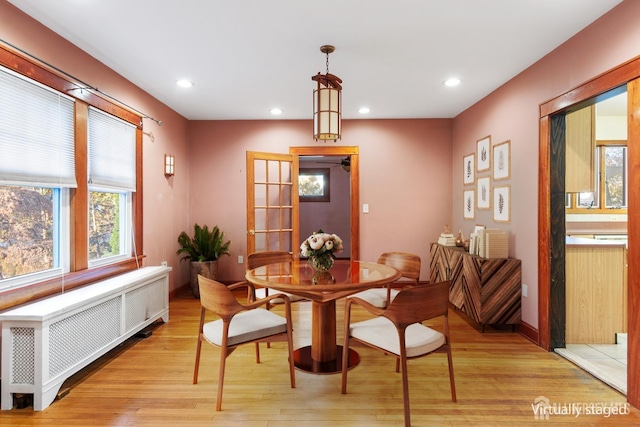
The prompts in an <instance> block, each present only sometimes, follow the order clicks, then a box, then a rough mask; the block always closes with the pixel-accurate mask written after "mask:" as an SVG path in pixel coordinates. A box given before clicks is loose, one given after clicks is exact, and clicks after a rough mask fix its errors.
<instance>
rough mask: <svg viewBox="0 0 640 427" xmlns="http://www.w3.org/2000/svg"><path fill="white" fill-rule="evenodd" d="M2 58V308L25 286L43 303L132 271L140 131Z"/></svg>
mask: <svg viewBox="0 0 640 427" xmlns="http://www.w3.org/2000/svg"><path fill="white" fill-rule="evenodd" d="M0 50H2V53H3V54H2V55H0V153H2V154H1V155H0V293H3V292H8V293H6V294H5V295H4V298H3V299H2V300H1V301H2V302H1V303H0V309H4V308H8V307H11V306H13V305H15V304H17V303H21V302H25V301H28V300H29V299H31V298H32V296H31V295H32V291H30V290H29V289H28V288H29V286H30V285H36V284H37V285H38V297H41V296H45V295H48V294H52V293H56V292H60V289H61V288H63V289H72V288H74V287H76V286H80V285H83V284H85V283H89V282H93V281H96V280H100V279H102V278H105V277H108V276H111V275H113V274H116V273H121V272H125V271H128V270H132V269H134V268H136V266H137V265H138V255H137V254H136V253H135V251H134V250H133V248H137V250H138V251H140V253H142V251H143V248H142V234H141V230H142V215H141V213H142V204H141V198H140V196H139V194H140V191H139V188H138V186H140V185H141V180H140V179H139V177H138V176H139V173H140V172H139V167H140V165H141V161H140V159H139V156H140V154H141V142H142V130H141V129H140V128H139V126H140V123H141V120H140V116H139V115H138V114H136V113H133V112H131V110H130V109H128V108H124V107H123V106H120V105H118V104H116V103H114V102H112V101H111V100H108V99H105V98H103V97H101V96H100V95H99V94H95V93H92V92H91V91H90V90H89V91H87V90H84V89H83V90H80V87H78V86H77V85H76V84H75V83H74V82H70V81H69V80H68V79H66V78H64V77H62V76H61V75H59V74H54V73H53V72H51V71H49V70H47V69H44V68H41V67H40V66H39V65H38V64H36V63H34V62H32V61H31V60H30V59H29V58H28V57H24V56H21V54H17V53H14V52H13V51H10V50H6V49H5V48H4V47H3V46H2V45H0ZM20 70H29V77H28V78H27V77H25V76H23V75H22V74H20V73H19V71H20ZM88 92H89V93H88ZM76 96H78V97H77V98H76ZM106 111H108V112H109V113H108V114H107V113H106ZM86 270H91V271H90V272H86ZM22 288H24V289H22Z"/></svg>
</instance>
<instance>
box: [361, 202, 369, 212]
mask: <svg viewBox="0 0 640 427" xmlns="http://www.w3.org/2000/svg"><path fill="white" fill-rule="evenodd" d="M362 213H369V204H368V203H364V204H363V205H362Z"/></svg>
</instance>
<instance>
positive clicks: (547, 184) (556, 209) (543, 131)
mask: <svg viewBox="0 0 640 427" xmlns="http://www.w3.org/2000/svg"><path fill="white" fill-rule="evenodd" d="M622 85H626V86H627V93H628V111H629V115H628V126H627V127H628V156H629V157H628V165H629V168H628V170H629V176H628V179H629V182H634V181H637V180H638V179H639V178H638V173H640V172H639V171H640V115H639V114H638V112H639V111H640V57H639V58H636V59H634V60H631V61H629V62H627V63H624V64H621V65H620V66H619V67H617V68H615V69H612V70H610V71H609V72H606V73H604V74H602V75H600V76H598V77H597V78H595V79H593V80H591V81H589V82H587V83H585V84H584V85H582V86H580V87H577V88H575V89H572V90H571V91H568V92H566V93H564V94H562V95H560V96H558V97H556V98H554V99H552V100H550V101H548V102H546V103H544V104H541V105H540V126H539V129H540V133H539V135H540V144H539V147H540V151H539V153H540V157H539V166H538V167H539V190H538V242H539V243H538V289H539V301H538V307H539V345H540V346H541V347H543V348H545V349H547V350H553V349H554V348H556V347H560V346H563V345H564V332H565V331H564V324H563V323H562V322H561V321H560V320H559V319H562V318H564V295H565V232H566V230H565V224H564V221H562V219H563V218H564V210H565V206H566V198H565V188H564V161H563V160H564V148H563V147H564V141H565V135H564V132H565V125H564V113H566V111H567V110H568V108H569V107H576V106H578V105H579V104H580V103H586V102H588V100H591V99H596V100H597V97H598V96H599V95H600V94H603V93H606V92H608V91H609V90H611V89H614V88H616V87H619V86H622ZM561 160H562V161H561ZM628 197H629V202H628V247H629V252H628V254H629V259H628V306H627V307H628V311H629V313H633V312H635V311H634V310H632V308H634V309H635V307H637V306H638V305H639V304H640V255H639V253H640V252H638V251H634V248H637V247H638V245H639V244H640V186H634V185H631V186H630V188H629V191H628ZM558 312H560V315H559V313H558ZM627 329H628V350H627V359H628V365H627V400H628V402H629V403H631V404H632V405H634V406H636V407H638V406H640V369H639V366H638V365H639V364H640V360H638V354H640V337H639V336H638V334H639V333H640V317H639V316H629V317H628V325H627Z"/></svg>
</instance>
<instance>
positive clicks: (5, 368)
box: [0, 266, 171, 411]
mask: <svg viewBox="0 0 640 427" xmlns="http://www.w3.org/2000/svg"><path fill="white" fill-rule="evenodd" d="M170 271H171V268H170V267H164V266H157V267H156V266H154V267H144V268H141V269H138V270H135V271H132V272H129V273H125V274H121V275H119V276H116V277H112V278H109V279H106V280H102V281H100V282H96V283H93V284H90V285H87V286H84V287H82V288H80V289H75V290H72V291H69V292H66V293H64V294H60V295H56V296H52V297H49V298H46V299H43V300H39V301H36V302H33V303H30V304H26V305H23V306H20V307H18V308H15V309H11V310H8V311H5V312H3V313H0V322H2V391H1V394H2V396H1V399H0V400H1V408H2V409H3V410H8V409H12V407H13V394H14V393H28V394H31V393H32V394H33V409H34V410H36V411H42V410H44V409H45V408H46V407H47V406H49V405H50V404H51V402H53V399H55V397H56V395H57V394H58V390H59V389H60V386H62V383H63V382H64V381H65V380H66V379H67V378H68V377H70V376H71V375H73V374H74V373H76V372H77V371H79V370H80V369H82V368H84V367H85V366H87V365H88V364H89V363H91V362H93V361H94V360H96V359H97V358H98V357H100V356H102V355H103V354H105V353H106V352H108V351H109V350H111V349H113V348H114V347H115V346H117V345H118V344H120V343H122V342H123V341H125V340H126V339H128V338H130V337H131V336H133V335H134V334H135V333H136V332H138V331H140V330H141V329H143V328H145V327H146V326H148V325H149V324H151V323H153V322H155V321H156V320H157V319H159V318H162V320H163V321H165V322H167V321H169V272H170Z"/></svg>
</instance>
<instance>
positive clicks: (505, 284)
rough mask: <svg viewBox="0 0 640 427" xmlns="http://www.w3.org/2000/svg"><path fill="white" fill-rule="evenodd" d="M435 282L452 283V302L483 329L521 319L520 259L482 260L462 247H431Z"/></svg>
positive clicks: (450, 291) (450, 290)
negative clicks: (447, 281) (487, 326)
mask: <svg viewBox="0 0 640 427" xmlns="http://www.w3.org/2000/svg"><path fill="white" fill-rule="evenodd" d="M430 255H431V265H430V277H429V280H430V282H431V283H435V282H440V281H443V280H450V281H451V287H450V289H449V301H450V302H451V304H452V305H453V306H454V307H456V308H457V309H459V310H461V311H462V312H464V313H465V314H466V315H467V316H469V317H470V318H471V319H473V320H474V321H476V322H478V323H479V324H480V325H481V326H482V330H483V332H484V327H485V325H512V327H513V328H514V329H515V326H516V325H517V324H519V323H520V320H521V304H520V303H521V301H520V299H521V292H522V272H521V262H520V260H519V259H516V258H481V257H479V256H475V255H469V253H468V252H466V251H465V250H464V249H462V248H458V247H452V246H442V245H439V244H437V243H432V244H431V249H430Z"/></svg>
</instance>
